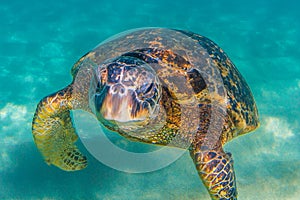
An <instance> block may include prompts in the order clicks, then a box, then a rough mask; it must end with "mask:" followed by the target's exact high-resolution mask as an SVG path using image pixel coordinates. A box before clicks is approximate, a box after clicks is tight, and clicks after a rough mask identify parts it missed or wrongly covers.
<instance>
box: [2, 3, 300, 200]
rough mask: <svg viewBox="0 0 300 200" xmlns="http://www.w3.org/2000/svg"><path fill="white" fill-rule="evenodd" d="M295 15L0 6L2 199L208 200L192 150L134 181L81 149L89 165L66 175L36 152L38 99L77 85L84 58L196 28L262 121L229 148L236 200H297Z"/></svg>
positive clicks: (180, 7) (247, 9)
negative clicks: (114, 45) (216, 49)
mask: <svg viewBox="0 0 300 200" xmlns="http://www.w3.org/2000/svg"><path fill="white" fill-rule="evenodd" d="M299 8H300V3H299V1H296V0H285V1H283V0H265V1H261V0H253V1H249V0H248V1H245V0H232V1H228V0H212V1H204V0H191V1H181V0H178V1H171V0H166V1H162V0H160V1H159V0H151V1H148V0H145V1H121V0H118V1H101V0H98V1H79V0H77V1H71V0H63V1H58V0H54V1H43V0H28V1H22V0H1V2H0V88H1V89H0V136H1V137H0V199H105V200H115V199H116V200H133V199H142V200H152V199H172V200H173V199H174V200H182V199H210V198H209V195H208V193H207V191H206V189H205V188H204V186H203V185H202V183H201V181H200V179H199V178H198V174H197V172H196V170H195V167H194V165H193V162H192V160H191V159H190V157H189V154H188V152H187V153H185V154H184V155H183V156H182V157H181V158H180V159H178V160H177V161H176V162H174V163H172V164H171V165H170V166H168V167H166V168H164V169H161V170H159V171H155V172H151V173H143V174H130V173H124V172H119V171H116V170H114V169H111V168H109V167H107V166H105V165H103V164H102V163H100V162H98V161H97V160H96V159H95V158H93V156H92V155H90V154H89V152H87V151H86V150H85V148H84V147H83V145H81V150H82V151H83V152H84V153H85V154H86V155H87V156H88V160H89V166H88V168H86V169H85V170H82V171H78V172H71V173H70V172H65V171H62V170H60V169H58V168H56V167H53V166H48V165H47V164H45V163H44V161H43V159H42V156H41V155H40V153H39V152H38V150H37V148H36V147H35V144H34V142H33V138H32V135H31V121H32V117H33V114H34V111H35V108H36V105H37V103H38V102H39V100H40V99H41V98H43V97H44V96H46V95H48V94H51V93H53V92H55V91H57V90H58V89H61V88H63V87H64V86H66V85H67V84H69V83H70V82H71V80H72V77H71V75H70V69H71V67H72V65H73V64H74V63H75V62H76V61H77V60H78V59H79V58H80V57H81V56H82V55H84V54H85V53H86V52H87V51H89V50H91V49H92V48H93V47H95V46H96V45H97V44H98V43H100V42H101V41H103V40H104V39H106V38H108V37H110V36H112V35H114V34H117V33H119V32H122V31H125V30H128V29H133V28H139V27H168V28H177V29H185V30H190V31H193V32H196V33H199V34H201V35H204V36H206V37H208V38H210V39H212V40H213V41H215V42H216V43H217V44H219V45H220V46H221V48H222V49H223V50H224V51H225V52H226V53H227V54H228V55H229V57H230V58H231V59H232V61H233V62H234V63H235V65H236V66H237V68H238V69H239V70H240V72H241V73H242V74H243V76H244V77H245V79H246V80H247V82H248V84H249V85H250V87H251V89H252V92H253V94H254V96H255V99H256V102H257V106H258V109H259V113H260V119H261V127H260V128H259V129H258V130H256V131H255V132H252V133H250V134H248V135H245V136H242V137H239V138H237V139H235V140H233V141H232V142H230V143H228V144H227V145H226V147H225V149H226V150H227V151H230V152H231V153H232V154H233V158H234V161H235V171H236V176H237V187H238V192H239V199H240V200H252V199H258V200H260V199H264V200H274V199H275V200H279V199H280V200H282V199H284V200H296V199H299V191H300V169H299V166H300V145H299V143H300V123H299V117H300V48H299V45H300V20H299V19H300V14H299V13H300V12H299ZM78 143H79V145H80V141H79V142H78ZM125 143H126V142H125ZM126 144H127V143H126ZM142 145H144V144H142ZM147 146H148V145H146V144H145V145H144V147H145V148H148V147H147ZM142 147H143V146H142Z"/></svg>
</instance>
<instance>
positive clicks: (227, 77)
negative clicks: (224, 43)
mask: <svg viewBox="0 0 300 200" xmlns="http://www.w3.org/2000/svg"><path fill="white" fill-rule="evenodd" d="M119 56H131V57H136V58H137V59H141V60H143V61H144V62H146V63H149V64H150V66H151V67H153V69H154V70H155V72H156V73H157V75H158V77H159V79H160V80H161V82H162V84H163V86H164V87H163V88H164V93H165V95H163V96H164V97H163V99H164V98H165V99H164V100H163V104H164V108H165V109H166V110H167V112H168V110H172V111H170V112H172V114H170V116H169V118H168V119H167V120H168V121H170V123H169V126H171V125H172V124H174V123H173V122H174V121H176V117H175V115H177V114H182V113H180V112H182V110H181V111H174V109H173V108H170V107H172V106H174V105H173V104H172V103H170V102H169V101H168V99H169V98H172V99H173V100H174V102H175V103H177V104H180V105H186V104H193V103H195V100H196V101H197V102H196V104H197V106H198V107H205V108H206V109H211V108H212V105H215V107H217V110H218V111H217V115H219V114H220V113H225V114H226V116H228V117H226V118H225V125H224V126H223V128H222V134H223V135H222V143H223V144H224V143H225V142H227V141H229V140H231V139H232V138H234V137H235V136H237V135H240V134H244V133H247V132H250V131H252V130H254V129H255V128H256V127H257V126H258V125H259V120H258V113H257V108H256V105H255V101H254V98H253V95H252V93H251V91H250V88H249V86H248V85H247V83H246V81H245V79H244V78H243V77H242V75H241V74H240V72H239V71H238V70H237V68H236V67H235V66H234V64H233V63H232V62H231V60H230V59H229V58H228V56H227V55H226V53H225V52H224V51H223V50H222V49H221V48H220V47H219V46H218V45H216V44H215V43H214V42H212V41H211V40H209V39H208V38H206V37H204V36H200V35H198V34H195V33H192V32H187V31H181V30H174V29H165V28H144V29H135V30H130V31H127V32H124V33H121V34H118V35H116V36H113V37H111V38H109V39H107V40H105V41H104V42H102V43H100V44H99V45H98V46H97V47H96V48H94V49H93V50H92V51H90V52H88V53H87V54H86V55H85V56H83V57H82V58H81V59H80V60H79V61H78V62H77V63H76V64H75V65H74V66H73V68H72V71H71V73H72V75H73V76H74V78H75V77H76V74H77V71H78V69H79V68H80V66H81V65H80V64H81V63H82V62H83V61H86V60H90V61H92V62H93V63H95V65H100V64H101V63H103V62H105V61H106V60H108V59H112V58H115V57H119ZM168 102H169V103H168ZM175 107H176V106H175ZM219 110H221V111H219ZM176 112H178V113H176ZM188 115H189V114H188ZM204 115H205V114H203V116H202V115H200V118H201V119H200V123H202V124H205V123H206V117H205V116H204ZM190 117H191V118H192V116H190ZM210 117H211V116H210ZM188 118H189V117H188ZM175 124H176V123H175ZM198 129H199V128H198ZM200 129H201V128H200Z"/></svg>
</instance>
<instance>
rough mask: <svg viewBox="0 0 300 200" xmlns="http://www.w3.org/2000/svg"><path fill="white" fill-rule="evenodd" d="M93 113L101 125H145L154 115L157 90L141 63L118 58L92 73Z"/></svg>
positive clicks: (150, 71) (152, 75)
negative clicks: (93, 76)
mask: <svg viewBox="0 0 300 200" xmlns="http://www.w3.org/2000/svg"><path fill="white" fill-rule="evenodd" d="M96 76H97V86H96V90H95V95H94V105H95V106H94V108H95V114H96V116H97V118H98V120H99V121H101V122H104V124H107V122H109V123H113V124H118V125H120V124H122V126H123V127H124V126H125V127H127V128H129V127H136V126H137V125H140V126H145V125H147V124H148V123H149V120H151V119H153V118H155V117H156V116H157V115H158V110H159V100H160V95H161V88H160V84H159V80H158V78H157V76H156V75H155V72H154V70H153V69H152V68H151V67H150V66H149V65H148V64H147V63H145V62H144V61H142V60H140V59H137V58H134V57H128V56H120V57H117V58H114V59H112V60H108V61H105V62H104V63H102V64H101V65H100V66H99V67H98V68H97V72H96Z"/></svg>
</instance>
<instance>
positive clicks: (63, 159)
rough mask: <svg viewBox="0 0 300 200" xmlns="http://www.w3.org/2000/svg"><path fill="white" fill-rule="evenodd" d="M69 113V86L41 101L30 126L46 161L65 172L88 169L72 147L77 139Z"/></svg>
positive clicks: (82, 157) (83, 158) (75, 148)
mask: <svg viewBox="0 0 300 200" xmlns="http://www.w3.org/2000/svg"><path fill="white" fill-rule="evenodd" d="M71 109H73V106H72V88H71V87H70V86H69V87H66V88H65V89H63V90H60V91H58V92H57V93H55V94H52V95H50V96H47V97H45V98H44V99H42V100H41V101H40V103H39V104H38V106H37V109H36V112H35V115H34V118H33V122H32V134H33V137H34V141H35V144H36V146H37V147H38V149H39V151H40V152H41V153H42V155H43V156H44V159H45V161H46V162H47V163H48V164H53V165H55V166H57V167H59V168H61V169H63V170H66V171H73V170H80V169H83V168H85V167H86V166H87V160H86V157H85V156H84V155H82V154H81V153H80V152H79V150H78V149H77V147H76V146H75V144H74V143H75V142H76V140H77V138H78V137H77V135H76V132H75V129H74V127H73V124H72V120H71V116H70V110H71Z"/></svg>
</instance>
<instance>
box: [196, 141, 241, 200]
mask: <svg viewBox="0 0 300 200" xmlns="http://www.w3.org/2000/svg"><path fill="white" fill-rule="evenodd" d="M190 154H191V157H192V158H193V161H194V163H195V165H196V168H197V170H198V174H199V176H200V178H201V179H202V182H203V183H204V185H205V187H206V188H207V190H208V192H209V194H210V196H211V199H215V200H236V199H237V189H236V183H235V174H234V169H233V159H232V158H231V154H230V153H225V152H224V151H223V149H222V148H216V149H205V147H201V146H200V147H196V148H193V149H192V150H190Z"/></svg>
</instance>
